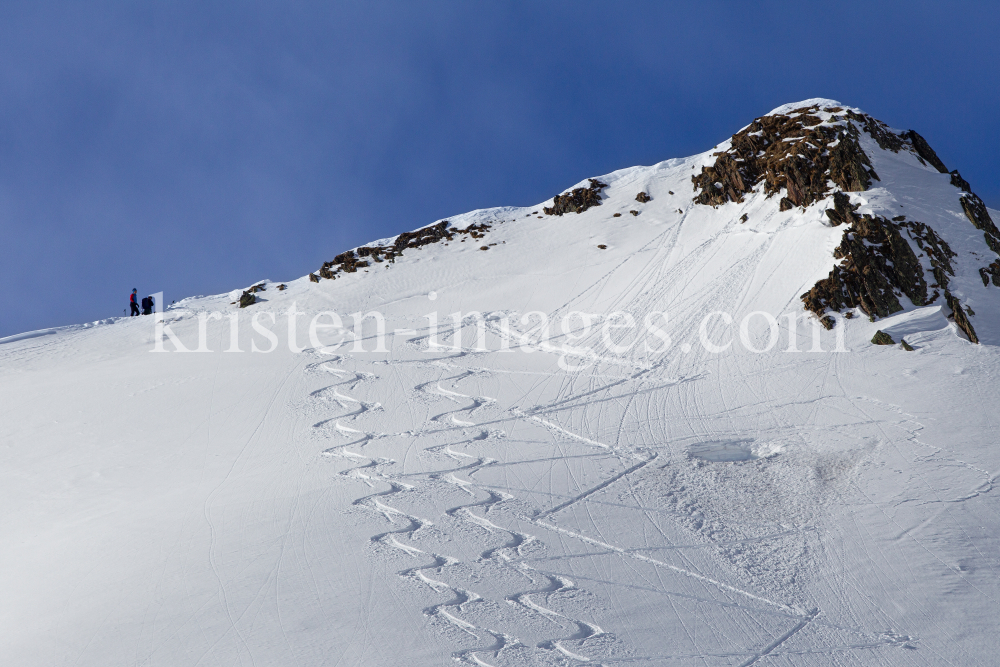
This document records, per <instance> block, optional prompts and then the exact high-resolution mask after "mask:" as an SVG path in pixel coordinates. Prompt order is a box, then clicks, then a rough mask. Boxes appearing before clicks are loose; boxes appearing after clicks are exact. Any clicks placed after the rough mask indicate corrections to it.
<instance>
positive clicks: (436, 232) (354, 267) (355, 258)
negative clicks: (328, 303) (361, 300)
mask: <svg viewBox="0 0 1000 667" xmlns="http://www.w3.org/2000/svg"><path fill="white" fill-rule="evenodd" d="M489 230H490V226H489V225H488V224H486V223H482V224H478V225H477V224H471V225H469V226H468V227H467V228H465V229H456V228H454V227H452V226H451V223H450V222H448V221H447V220H443V221H441V222H439V223H436V224H434V225H431V226H429V227H424V228H422V229H418V230H416V231H414V232H404V233H402V234H400V235H399V236H397V237H396V240H395V241H393V243H392V245H386V246H382V245H373V246H362V247H360V248H355V249H354V250H348V251H346V252H342V253H340V254H339V255H337V256H336V257H334V258H333V259H332V260H330V261H329V262H323V266H321V267H320V270H319V277H320V278H326V279H327V280H334V279H336V278H337V276H338V275H339V274H340V273H357V271H358V269H364V268H366V267H369V266H371V265H372V263H377V264H380V263H382V262H385V261H388V262H390V263H391V262H395V261H396V257H399V256H401V255H402V254H403V251H404V250H407V249H410V248H420V247H422V246H425V245H430V244H431V243H439V242H441V241H453V240H454V239H455V236H456V235H468V236H470V237H472V238H474V239H481V238H483V237H484V236H485V235H486V232H488V231H489ZM312 275H313V274H309V276H310V280H312ZM318 281H319V278H317V279H316V281H315V282H318Z"/></svg>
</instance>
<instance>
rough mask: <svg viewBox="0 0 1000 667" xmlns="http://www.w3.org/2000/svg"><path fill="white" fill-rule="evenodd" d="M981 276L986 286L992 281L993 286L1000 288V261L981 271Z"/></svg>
mask: <svg viewBox="0 0 1000 667" xmlns="http://www.w3.org/2000/svg"><path fill="white" fill-rule="evenodd" d="M979 275H980V276H981V277H982V279H983V285H984V286H986V285H987V284H989V283H988V280H990V279H992V281H993V284H994V285H995V286H997V287H1000V259H998V260H996V261H994V262H993V263H992V264H990V265H989V266H987V267H986V268H984V269H979Z"/></svg>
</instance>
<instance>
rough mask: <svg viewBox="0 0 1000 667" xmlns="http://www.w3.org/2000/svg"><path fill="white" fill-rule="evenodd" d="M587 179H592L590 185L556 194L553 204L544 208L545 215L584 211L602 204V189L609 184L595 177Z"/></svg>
mask: <svg viewBox="0 0 1000 667" xmlns="http://www.w3.org/2000/svg"><path fill="white" fill-rule="evenodd" d="M587 180H589V181H590V187H586V188H576V189H575V190H573V191H571V192H568V193H566V194H562V195H556V196H555V197H554V199H553V204H552V206H546V207H544V208H543V209H542V210H543V211H545V215H563V214H564V213H583V212H584V211H586V210H587V209H588V208H590V207H592V206H600V205H601V190H603V189H604V188H606V187H608V185H607V183H602V182H600V181H598V180H597V179H594V178H590V179H587Z"/></svg>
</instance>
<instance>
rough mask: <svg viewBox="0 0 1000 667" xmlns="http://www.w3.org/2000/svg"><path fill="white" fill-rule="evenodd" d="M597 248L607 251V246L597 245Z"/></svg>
mask: <svg viewBox="0 0 1000 667" xmlns="http://www.w3.org/2000/svg"><path fill="white" fill-rule="evenodd" d="M597 247H598V248H600V249H601V250H607V249H608V246H606V245H604V244H603V243H602V244H600V245H598V246H597Z"/></svg>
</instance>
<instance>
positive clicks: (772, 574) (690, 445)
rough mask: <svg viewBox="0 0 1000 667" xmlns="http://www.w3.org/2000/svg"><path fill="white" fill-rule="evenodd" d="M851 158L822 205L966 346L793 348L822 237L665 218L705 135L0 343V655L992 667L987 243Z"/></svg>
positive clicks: (860, 335) (894, 178) (933, 181)
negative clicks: (692, 150)
mask: <svg viewBox="0 0 1000 667" xmlns="http://www.w3.org/2000/svg"><path fill="white" fill-rule="evenodd" d="M815 102H816V101H814V100H811V101H808V102H805V103H798V104H796V105H789V107H788V108H787V109H785V110H784V111H785V112H787V111H789V110H791V109H794V108H798V107H801V106H804V105H806V104H812V103H815ZM821 102H823V103H824V104H825V103H826V101H821ZM830 104H831V105H832V104H835V103H833V102H830ZM779 110H780V109H779ZM779 110H776V111H779ZM863 140H864V142H863V147H864V148H865V150H866V151H867V152H868V154H869V155H870V156H871V158H872V164H873V167H874V168H875V170H876V172H877V173H878V175H879V176H880V178H881V181H876V182H874V183H873V187H872V188H871V189H870V190H868V191H865V192H859V193H850V194H851V199H852V202H854V203H856V204H860V205H861V208H860V209H859V213H865V212H872V213H877V214H879V215H884V216H893V215H899V214H901V213H905V214H906V215H907V216H909V217H910V218H911V219H914V220H919V221H922V222H925V223H927V224H929V225H931V226H932V227H933V228H934V229H935V230H937V232H938V233H939V234H941V235H942V236H943V237H944V238H945V239H946V240H947V242H948V244H949V245H950V246H951V247H952V249H954V250H955V251H956V252H957V253H958V254H959V261H958V262H957V264H956V265H957V267H958V270H957V271H956V276H955V278H954V279H953V281H952V291H953V293H955V294H956V296H959V297H960V298H961V300H962V302H963V303H967V304H968V305H969V306H970V307H971V308H972V309H973V310H974V312H975V315H974V316H973V317H972V322H973V323H974V325H975V327H976V331H977V332H978V334H979V337H980V340H981V341H982V344H981V345H975V344H972V343H970V342H969V341H968V340H967V339H966V338H965V337H963V335H962V334H961V333H960V332H959V331H958V330H957V329H956V326H955V324H954V323H953V322H952V321H951V320H949V319H947V317H946V316H947V314H948V312H949V311H948V309H947V307H946V305H945V304H944V303H943V301H942V300H939V301H938V302H936V303H934V304H933V305H931V306H925V307H915V306H913V305H912V304H910V303H909V302H908V301H906V303H905V305H906V308H905V310H904V311H903V312H901V313H897V314H896V315H894V316H892V317H891V318H886V319H883V320H879V321H875V322H869V321H868V320H867V318H864V317H855V318H853V319H850V320H842V321H841V322H840V323H839V324H838V326H837V327H835V328H834V329H833V330H831V331H827V330H825V329H821V328H820V327H819V326H818V325H817V323H816V319H815V317H813V316H812V315H810V314H808V313H806V312H805V311H804V310H803V308H802V303H801V301H800V299H799V296H800V295H801V294H802V293H804V292H805V291H807V290H808V289H809V288H810V287H811V286H812V285H813V284H814V283H815V282H816V281H817V280H819V279H820V278H823V277H825V276H826V275H827V274H828V273H829V271H830V269H831V267H832V266H833V264H834V262H835V260H834V259H833V258H832V256H831V253H832V250H833V249H834V248H835V247H836V246H837V244H838V243H839V240H840V238H841V236H842V234H843V228H835V227H831V226H830V224H829V221H828V220H827V219H826V218H825V217H824V216H823V211H824V210H825V208H827V206H825V205H818V206H813V207H810V208H808V209H806V210H805V211H803V210H802V209H798V208H796V209H793V210H791V211H785V212H779V210H778V198H777V197H772V198H765V197H764V196H763V194H762V193H761V192H757V193H756V194H754V195H752V196H751V197H748V198H747V200H746V201H745V202H744V203H742V204H735V203H730V204H726V205H724V206H720V207H718V208H711V207H708V206H701V205H695V204H693V203H692V185H691V176H692V175H693V174H694V173H695V170H696V169H698V170H700V168H701V166H702V165H706V164H709V163H710V162H711V161H712V160H713V158H712V153H713V152H715V151H716V150H718V149H717V148H715V149H713V150H711V151H708V152H706V153H704V154H702V155H698V156H694V157H692V158H688V159H674V160H668V161H666V162H663V163H660V164H657V165H654V166H651V167H637V168H632V169H624V170H621V171H617V172H614V173H612V174H609V175H607V176H603V177H601V180H602V181H603V182H605V183H607V184H608V188H607V189H606V190H604V191H603V194H604V197H605V198H604V200H603V203H602V205H601V206H597V207H593V208H591V209H589V210H587V211H585V212H583V213H581V214H569V215H564V216H561V217H556V216H547V215H544V214H543V213H542V209H543V206H546V205H548V203H541V204H539V205H537V206H530V207H523V208H510V207H508V208H497V209H488V210H480V211H474V212H471V213H467V214H463V215H459V216H455V217H453V218H449V221H450V223H451V224H452V225H453V226H454V227H457V228H465V227H467V226H468V225H470V224H472V223H477V224H480V223H487V224H489V225H490V226H491V228H490V230H489V231H488V232H486V233H485V235H484V237H483V238H482V239H475V240H473V239H472V238H468V239H467V240H460V239H459V237H457V236H456V237H455V238H454V240H452V241H450V242H449V241H443V242H440V243H435V244H430V245H427V246H424V247H421V248H414V249H407V250H406V251H405V252H404V254H403V256H402V257H399V258H397V259H396V260H395V261H394V262H392V263H390V262H378V263H374V262H373V263H371V264H370V266H368V267H366V268H364V269H361V270H359V271H358V272H357V273H350V274H342V275H341V276H340V277H338V278H337V279H336V280H321V281H320V282H318V283H315V282H312V281H311V280H310V279H309V278H308V277H303V278H300V279H297V280H292V281H288V282H287V283H286V284H287V289H284V290H278V283H277V282H271V281H266V283H265V284H266V289H265V290H264V291H262V292H259V293H258V294H257V296H259V297H260V299H259V300H258V302H257V303H256V304H254V305H252V306H249V307H247V308H245V309H240V308H238V307H237V306H236V305H233V303H232V302H233V300H234V296H233V295H231V294H223V295H218V296H211V297H198V298H191V299H185V300H183V301H182V302H180V303H178V304H176V305H175V306H173V307H172V308H170V309H168V310H167V311H166V312H165V313H164V314H163V315H162V321H159V320H160V319H161V318H160V317H137V318H116V319H112V320H104V321H101V322H96V323H93V324H91V325H81V326H77V327H66V328H61V329H56V330H51V329H50V330H45V331H40V332H33V333H30V334H22V335H19V336H12V337H9V338H6V339H0V378H2V379H0V414H2V420H0V455H2V459H0V460H2V467H0V475H2V483H0V507H2V511H0V536H2V540H0V600H2V601H3V602H2V604H0V628H2V630H0V655H3V656H4V659H3V663H4V664H9V665H19V666H35V665H37V666H43V665H44V666H53V665H74V666H77V667H84V666H95V667H97V666H100V667H105V666H106V665H136V666H139V665H143V666H145V665H172V666H174V665H177V666H179V665H190V666H195V665H257V666H263V665H302V666H312V665H316V666H318V665H340V666H348V665H359V666H361V665H364V666H382V665H384V666H389V665H392V666H397V665H445V664H455V661H458V662H461V663H465V664H469V665H492V666H494V667H501V666H513V665H519V666H520V665H580V664H588V665H590V664H592V665H607V666H613V665H627V666H629V667H631V666H636V667H639V666H646V665H649V666H651V667H652V666H659V665H687V664H690V665H720V666H721V665H751V664H757V665H831V664H835V665H944V664H952V665H980V664H981V665H988V664H995V663H996V660H997V658H996V656H997V654H998V651H1000V641H998V633H997V632H996V618H997V617H998V615H1000V579H998V575H1000V502H998V498H997V494H996V491H995V489H994V485H995V483H996V480H997V475H998V471H1000V448H998V447H997V444H998V443H997V435H996V434H997V423H996V421H997V419H998V417H997V410H996V408H997V406H998V405H1000V395H998V394H1000V390H998V385H997V381H996V379H997V377H1000V354H998V347H997V346H998V344H1000V296H998V295H1000V288H998V287H995V286H993V285H990V286H983V284H982V280H981V279H980V276H979V274H978V273H977V272H976V268H975V267H977V266H984V265H986V264H987V263H988V262H990V261H993V260H994V259H996V257H995V256H994V257H988V256H987V254H986V253H985V252H984V251H983V248H984V247H985V246H984V245H983V242H982V233H981V232H979V231H978V230H976V229H975V228H974V227H973V226H972V225H971V224H970V223H969V221H968V220H967V219H966V217H965V215H964V213H963V211H962V208H961V206H960V204H959V196H958V195H959V191H958V190H957V189H956V188H955V187H953V186H952V185H951V184H950V183H949V176H948V174H941V173H938V172H937V171H936V170H934V169H932V168H930V167H928V166H926V165H923V164H921V163H920V162H919V161H918V160H917V158H916V157H915V156H914V155H912V154H910V153H907V152H905V151H900V152H899V153H898V154H894V153H891V152H886V151H882V150H880V149H879V148H878V146H877V145H876V144H875V143H874V142H873V141H871V140H869V138H868V137H867V135H863ZM720 145H721V144H720ZM581 186H586V182H584V183H583V184H581ZM442 191H445V189H444V188H443V189H442ZM639 192H646V193H648V194H649V195H650V196H651V198H652V200H651V201H650V202H648V203H639V202H637V201H636V195H637V193H639ZM554 194H555V193H554ZM629 211H636V212H637V213H638V214H637V215H632V214H630V213H629ZM616 213H618V214H621V215H620V217H614V214H616ZM744 214H745V215H746V216H747V221H746V222H741V220H740V219H741V217H742V216H743V215H744ZM991 215H993V217H994V219H995V220H1000V213H997V212H991ZM462 238H465V237H462ZM383 243H391V239H387V240H385V241H383ZM599 246H604V248H601V247H599ZM481 248H486V249H485V250H483V249H481ZM339 251H340V249H331V252H330V255H331V256H333V255H334V254H336V253H337V252H339ZM241 291H242V290H236V291H235V293H234V294H235V295H236V297H235V298H238V296H239V294H240V292H241ZM904 299H905V297H904V298H903V299H901V301H902V300H904ZM326 311H334V312H335V313H336V314H337V316H339V318H340V320H341V322H340V324H341V325H342V326H341V327H340V328H336V327H335V326H333V325H335V324H336V321H335V320H336V318H334V317H332V316H330V315H325V316H319V314H320V313H323V312H326ZM372 311H377V312H378V313H380V314H381V315H382V316H383V317H384V332H385V333H384V335H380V334H379V331H378V325H379V322H378V320H377V317H375V316H368V317H365V318H364V319H362V317H363V316H364V315H366V314H368V313H370V312H372ZM454 313H461V314H462V315H463V316H465V317H464V319H462V320H461V321H462V323H463V324H462V326H461V327H458V328H456V327H454V326H453V324H454V322H455V321H456V318H453V317H452V315H453V314H454ZM751 313H756V314H755V315H751ZM352 314H353V315H352ZM318 316H319V317H318ZM771 318H773V319H771ZM359 320H360V324H357V326H355V325H356V323H357V322H358V321H359ZM157 322H159V324H160V328H157ZM435 322H436V325H435ZM310 323H313V326H312V327H311V326H310ZM543 324H544V325H543ZM876 330H882V331H885V332H887V333H889V334H890V335H891V336H892V337H893V338H894V339H895V340H896V342H897V343H898V342H899V341H900V340H901V339H905V340H906V341H907V343H909V344H910V345H911V346H912V347H913V348H915V349H914V351H912V352H908V351H904V350H902V349H901V348H900V346H899V345H895V346H876V345H872V344H870V342H869V341H870V339H871V338H872V336H873V334H874V333H875V331H876ZM456 332H458V333H460V335H458V334H457V333H456ZM270 336H273V338H270ZM177 342H179V343H180V344H181V345H183V346H184V347H185V348H186V349H188V350H190V352H187V353H184V352H180V351H177V345H176V343H177ZM272 348H273V349H272ZM157 349H159V350H162V351H156V350H157ZM254 350H256V351H254Z"/></svg>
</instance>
